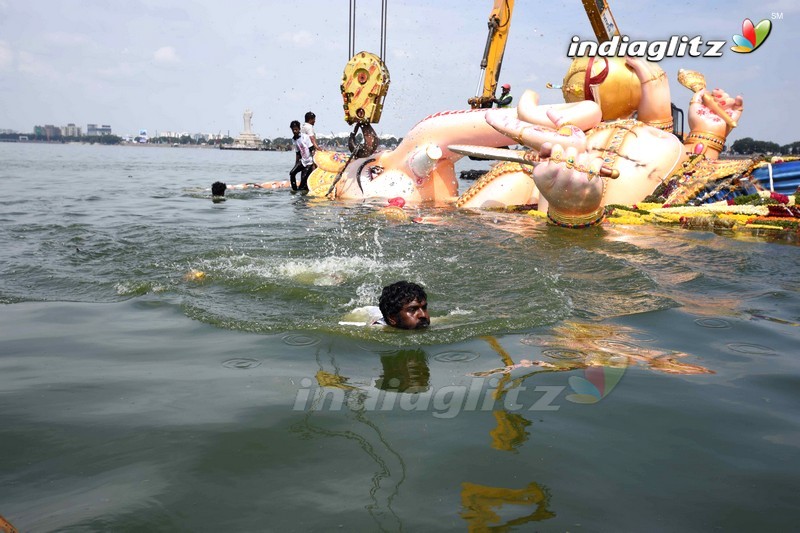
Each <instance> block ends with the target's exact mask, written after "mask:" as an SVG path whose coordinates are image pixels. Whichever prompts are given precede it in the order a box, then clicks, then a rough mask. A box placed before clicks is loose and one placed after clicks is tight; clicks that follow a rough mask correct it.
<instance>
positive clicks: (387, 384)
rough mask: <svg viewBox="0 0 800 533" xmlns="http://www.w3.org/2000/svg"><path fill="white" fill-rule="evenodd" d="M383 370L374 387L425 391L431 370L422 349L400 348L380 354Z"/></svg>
mask: <svg viewBox="0 0 800 533" xmlns="http://www.w3.org/2000/svg"><path fill="white" fill-rule="evenodd" d="M381 366H382V367H383V372H382V373H381V376H380V378H378V379H377V380H376V381H375V387H376V388H378V389H381V390H385V391H397V392H406V393H418V392H425V391H427V390H428V388H429V387H430V378H431V370H430V368H428V359H427V356H426V355H425V352H424V351H423V350H400V351H398V352H397V353H394V354H391V355H381Z"/></svg>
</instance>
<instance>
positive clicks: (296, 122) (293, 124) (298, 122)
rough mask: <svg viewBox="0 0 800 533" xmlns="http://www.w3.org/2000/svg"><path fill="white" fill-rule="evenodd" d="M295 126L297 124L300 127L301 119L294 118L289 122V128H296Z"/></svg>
mask: <svg viewBox="0 0 800 533" xmlns="http://www.w3.org/2000/svg"><path fill="white" fill-rule="evenodd" d="M295 126H297V127H298V128H299V127H300V121H299V120H293V121H291V122H290V123H289V129H291V128H294V127H295Z"/></svg>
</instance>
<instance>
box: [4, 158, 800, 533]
mask: <svg viewBox="0 0 800 533" xmlns="http://www.w3.org/2000/svg"><path fill="white" fill-rule="evenodd" d="M293 159H294V155H293V154H291V153H273V152H258V153H246V152H232V151H219V150H211V149H207V150H202V149H181V148H163V149H159V148H144V147H104V146H83V145H34V144H0V186H2V187H3V192H4V194H3V199H2V201H1V202H0V303H2V305H0V515H2V516H4V517H5V518H6V519H7V520H8V521H9V522H11V523H12V524H14V525H15V526H16V527H17V528H18V529H19V530H20V531H24V532H29V531H167V530H179V531H212V530H213V531H218V530H220V531H329V530H332V529H338V530H342V531H403V530H404V531H433V530H436V531H464V530H473V531H485V530H488V529H489V528H491V527H498V528H499V529H498V530H503V531H505V530H519V531H528V530H541V531H576V530H585V531H636V530H639V531H641V530H647V531H676V530H681V531H708V530H714V529H720V530H728V531H750V530H755V529H758V530H764V531H766V530H784V531H787V530H794V529H795V528H796V527H797V526H796V522H797V516H798V504H797V495H798V492H797V490H798V489H797V486H798V485H797V483H798V481H797V480H798V479H800V414H798V413H799V412H798V390H800V361H799V359H798V358H799V357H800V350H798V340H800V327H798V326H800V295H799V294H798V292H799V291H800V261H799V259H800V247H798V246H796V245H793V244H785V243H780V242H768V241H767V240H765V239H764V238H759V237H751V236H742V235H738V236H735V235H734V234H732V233H728V234H726V233H720V234H715V233H711V232H705V231H691V230H683V229H678V228H663V227H630V228H628V227H603V228H594V229H589V230H583V231H576V230H567V229H563V228H556V227H550V226H547V225H545V224H544V223H542V222H541V221H539V220H538V219H533V218H531V217H527V216H525V215H519V214H505V213H489V212H486V213H471V212H458V211H453V210H449V209H433V208H425V209H421V210H417V209H411V210H410V211H411V212H412V213H414V214H417V213H418V214H420V215H427V216H436V217H440V218H441V223H440V224H435V225H434V224H408V223H400V222H396V221H392V220H387V219H386V218H384V217H381V216H379V215H377V212H376V209H375V207H374V206H370V205H366V204H353V203H350V204H344V203H331V202H327V201H319V200H316V201H315V200H311V199H309V198H306V197H303V196H298V195H292V194H290V193H289V192H288V191H285V190H280V191H257V190H256V191H239V192H235V191H234V192H229V194H228V199H227V201H225V202H221V203H212V202H211V200H210V199H209V192H208V190H207V189H208V188H209V187H210V185H211V183H212V182H213V181H216V180H222V181H226V182H227V183H229V184H232V183H242V182H255V181H257V182H261V181H266V180H276V179H284V176H285V174H286V172H287V171H288V170H289V168H290V166H291V164H292V163H293ZM461 167H462V168H476V167H475V166H473V165H470V163H469V162H467V163H465V164H463V165H461ZM468 185H469V182H465V183H462V185H461V189H462V190H464V189H465V188H466V187H467V186H468ZM192 270H198V271H202V272H204V273H205V278H203V279H199V280H192V279H189V280H187V279H186V278H185V275H186V274H187V272H190V271H192ZM398 279H408V280H411V281H416V282H419V283H421V284H423V285H424V286H425V287H426V288H427V291H428V297H429V307H430V310H431V315H432V316H433V324H432V326H431V328H430V329H429V330H428V331H425V332H405V331H382V330H380V329H376V328H361V327H355V326H346V325H340V324H339V322H340V321H342V320H343V319H344V317H345V315H347V313H348V312H349V311H351V310H352V309H354V308H356V307H359V306H363V305H370V304H375V303H376V301H377V297H378V295H379V293H380V289H381V287H382V286H383V285H386V284H388V283H391V282H393V281H396V280H398ZM527 361H532V362H533V363H527ZM323 386H324V387H323ZM504 527H505V529H503V528H504Z"/></svg>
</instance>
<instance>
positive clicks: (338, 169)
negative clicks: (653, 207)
mask: <svg viewBox="0 0 800 533" xmlns="http://www.w3.org/2000/svg"><path fill="white" fill-rule="evenodd" d="M581 62H583V63H582V64H581ZM604 63H605V64H604ZM595 71H605V75H604V76H601V77H599V78H601V79H600V81H597V80H598V79H599V78H598V76H597V75H596V74H595ZM581 75H583V76H584V78H583V79H582V78H581ZM684 77H685V78H689V79H688V81H687V80H682V83H684V84H685V85H687V86H690V87H691V88H692V89H693V90H694V91H695V93H694V96H693V97H692V99H691V102H690V106H689V117H688V118H689V126H690V130H691V132H690V133H689V134H688V136H687V137H686V139H685V141H684V142H683V143H682V142H681V141H680V140H679V139H678V138H677V137H676V136H674V135H673V134H672V133H671V131H672V115H671V99H670V89H669V83H668V81H667V79H666V75H665V73H664V71H663V70H661V68H660V67H658V66H657V65H655V64H651V63H647V62H645V61H643V60H640V59H635V58H627V59H625V60H622V59H619V60H614V59H610V60H608V61H606V60H602V61H601V60H598V61H594V62H593V61H591V60H589V61H588V64H587V60H586V59H578V60H576V63H575V64H574V65H573V67H572V68H571V69H570V72H569V73H568V74H567V78H565V84H564V95H565V99H566V100H567V102H566V103H564V104H553V105H539V104H538V95H537V94H536V93H534V92H532V91H528V92H526V93H524V94H523V95H522V97H521V98H520V103H519V106H518V107H517V108H511V109H492V110H488V111H486V110H469V111H451V112H443V113H437V114H435V115H431V116H429V117H427V118H425V119H423V120H422V121H420V122H419V123H418V124H417V125H416V126H415V127H414V128H412V130H411V131H410V132H409V133H408V135H406V137H405V138H404V139H403V142H402V143H401V144H400V145H399V146H398V147H397V148H396V149H395V150H391V151H382V152H378V153H375V154H373V155H372V156H370V157H366V158H360V159H356V158H353V159H350V160H348V157H347V156H346V155H344V154H332V153H318V157H317V164H318V165H319V167H320V168H319V169H318V170H316V171H315V174H314V175H312V178H311V179H310V181H309V183H310V184H311V186H312V194H315V195H318V196H324V195H329V196H331V197H336V198H354V199H359V198H372V197H382V198H394V197H402V198H404V199H405V200H406V201H407V202H432V203H436V204H442V203H448V202H453V201H455V202H456V205H457V206H459V207H466V208H480V207H496V206H508V205H522V204H538V209H539V210H540V211H543V212H547V213H548V215H549V218H550V220H551V221H552V222H554V223H556V224H560V225H566V226H584V225H591V224H593V223H595V222H599V221H600V220H602V217H603V207H604V206H605V205H607V204H615V203H634V202H637V201H641V200H642V199H643V198H644V197H645V196H647V195H648V194H650V193H652V192H653V190H654V189H655V188H656V187H657V186H658V185H659V184H661V183H662V182H663V181H664V180H665V179H667V178H669V177H670V176H671V175H672V173H673V172H675V170H676V169H677V168H679V165H680V164H681V163H683V162H684V161H686V160H687V158H689V157H690V156H693V155H700V154H702V156H703V158H705V159H708V160H713V159H716V158H717V157H718V155H719V152H720V151H721V150H722V148H723V146H724V143H725V139H726V137H727V135H728V133H730V131H731V129H732V127H733V125H735V124H736V121H738V119H739V116H740V115H741V112H742V99H741V97H736V98H732V97H730V96H729V95H728V94H727V93H726V92H724V91H721V90H718V89H715V90H714V91H710V92H709V91H707V90H706V89H705V88H704V82H702V83H701V81H702V76H699V75H695V77H694V78H692V74H691V73H689V74H685V75H684ZM587 79H588V80H590V81H596V83H594V84H588V83H584V84H583V85H581V82H585V81H586V80H587ZM576 80H577V81H576ZM581 87H586V89H585V90H584V91H581ZM586 94H589V95H590V96H591V98H589V99H587V98H586ZM634 112H635V113H636V117H637V118H636V119H635V120H634V119H632V118H631V117H632V116H633V114H634ZM514 144H521V145H525V146H526V147H528V148H530V150H529V151H526V152H520V151H516V150H497V149H496V148H498V147H505V146H509V145H514ZM464 154H471V155H474V154H483V155H484V157H486V158H497V159H506V160H509V161H515V162H514V163H503V164H501V165H498V166H497V167H495V168H494V169H493V170H492V171H491V172H489V173H488V174H487V175H486V176H484V178H482V179H481V180H479V182H477V183H476V184H475V185H473V187H471V188H470V189H469V190H467V191H466V192H465V193H464V194H463V195H462V196H461V197H460V198H457V197H456V195H457V189H458V185H457V182H456V177H455V172H454V163H455V162H456V161H457V160H458V159H459V158H460V157H462V156H463V155H464Z"/></svg>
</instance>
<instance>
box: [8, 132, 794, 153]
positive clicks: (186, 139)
mask: <svg viewBox="0 0 800 533" xmlns="http://www.w3.org/2000/svg"><path fill="white" fill-rule="evenodd" d="M360 135H361V134H359V136H360ZM21 137H23V138H24V137H27V140H28V141H37V142H58V143H68V142H80V143H86V144H122V143H124V142H130V141H125V139H123V138H122V137H120V136H118V135H82V136H80V137H67V136H62V135H57V136H51V137H49V138H47V137H45V136H44V135H35V134H33V133H28V134H25V133H0V140H4V141H19V140H20V138H21ZM348 140H349V137H347V136H333V137H326V138H320V141H321V143H322V144H323V145H324V146H326V147H328V148H331V149H336V150H342V151H345V150H346V149H347V143H348ZM402 140H403V138H402V137H400V138H397V137H388V138H386V139H381V145H382V146H385V147H387V148H394V147H396V146H397V145H398V144H400V141H402ZM132 142H134V143H142V142H145V143H148V144H169V145H174V144H178V145H199V144H203V145H209V146H218V145H220V144H225V145H231V144H233V143H234V142H236V139H234V138H233V137H221V138H219V139H208V140H205V139H202V138H201V139H199V140H197V139H194V138H193V137H191V136H189V135H182V136H181V137H163V136H159V137H150V138H147V139H145V138H141V137H136V138H134V139H133V141H132ZM262 143H263V149H264V150H275V151H289V150H293V149H294V147H293V145H292V139H291V138H289V137H275V138H274V139H264V140H263V141H262ZM730 151H731V152H733V153H735V154H738V155H753V154H772V155H778V154H780V155H800V141H795V142H793V143H791V144H785V145H783V146H781V145H780V144H778V143H775V142H771V141H757V140H755V139H753V138H751V137H745V138H743V139H739V140H737V141H734V142H733V144H731V145H730Z"/></svg>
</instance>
